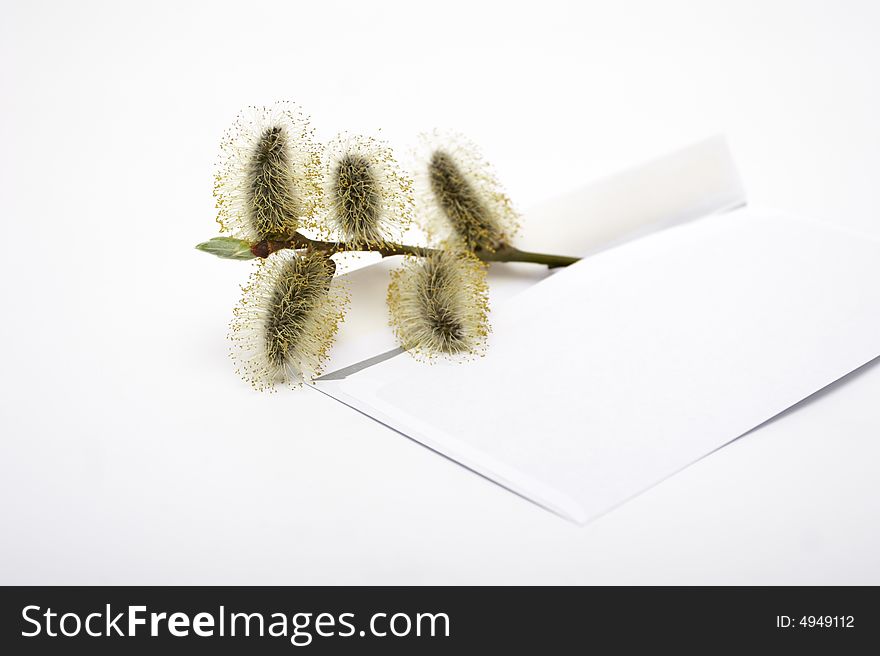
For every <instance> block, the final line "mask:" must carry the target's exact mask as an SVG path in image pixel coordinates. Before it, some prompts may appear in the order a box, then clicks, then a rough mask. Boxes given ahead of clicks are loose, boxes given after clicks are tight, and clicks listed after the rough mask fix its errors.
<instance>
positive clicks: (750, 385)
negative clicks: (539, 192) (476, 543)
mask: <svg viewBox="0 0 880 656" xmlns="http://www.w3.org/2000/svg"><path fill="white" fill-rule="evenodd" d="M744 204H745V197H744V194H743V192H742V187H741V185H740V183H739V179H738V176H737V174H736V170H735V167H734V166H733V163H732V160H731V158H730V155H729V151H728V149H727V147H726V144H725V143H724V141H723V140H722V139H712V140H709V141H706V142H704V143H701V144H698V145H696V146H693V147H691V148H688V149H686V150H684V151H681V152H679V153H676V154H674V155H671V156H669V157H666V158H663V159H660V160H657V161H655V162H653V163H651V164H648V165H646V166H643V167H640V168H638V169H634V170H633V171H630V172H627V173H624V174H622V175H620V176H616V177H614V178H611V179H609V180H607V181H605V182H603V183H600V184H598V185H594V186H592V187H589V188H586V189H584V190H581V191H578V192H575V193H573V194H571V195H569V196H567V197H564V198H561V199H558V200H556V201H553V202H551V203H548V204H546V205H544V206H543V207H541V208H536V209H535V210H534V211H533V212H530V213H528V214H527V215H526V217H525V224H526V228H525V230H524V232H525V234H524V236H523V237H522V239H521V240H520V241H519V242H518V243H521V244H522V245H523V246H524V247H527V248H528V249H529V250H546V251H551V252H560V253H568V254H579V255H590V257H587V258H585V259H584V260H582V261H581V262H579V263H577V264H575V265H572V266H570V267H567V268H565V269H560V270H558V271H557V272H555V273H552V274H548V272H547V271H546V269H543V268H542V267H537V266H534V265H516V266H514V265H500V266H496V265H493V268H492V271H491V273H490V290H491V291H490V294H491V300H492V305H493V311H492V317H491V320H492V325H493V333H492V335H491V337H490V340H489V348H488V353H487V355H486V356H485V357H483V358H479V359H477V360H475V361H472V362H468V363H464V364H461V363H443V362H441V363H438V364H435V365H433V366H426V365H424V364H422V363H419V362H417V361H415V360H414V359H413V358H412V357H410V356H409V354H407V353H404V352H401V351H400V350H399V349H396V348H395V345H394V342H393V341H392V337H391V335H390V330H389V329H388V328H386V327H384V324H385V323H386V319H385V316H384V314H383V313H381V312H377V311H376V306H377V305H378V306H379V307H382V305H381V299H383V298H384V292H385V287H386V286H387V271H388V267H389V264H390V265H392V266H393V264H394V263H389V262H382V263H379V264H376V265H372V266H370V267H366V268H365V269H361V270H358V271H355V272H353V273H350V274H347V275H348V277H349V284H350V285H351V286H352V287H353V290H352V291H353V297H354V303H355V304H358V305H361V304H364V307H363V308H361V307H353V308H352V311H353V312H355V313H357V312H360V311H362V312H363V314H362V315H361V318H360V319H355V321H360V324H354V327H353V328H352V326H346V327H344V328H343V331H342V334H341V335H340V344H341V345H342V346H341V347H340V350H339V351H338V352H334V354H333V358H334V359H333V360H332V361H331V368H330V370H328V371H329V373H328V374H326V375H325V376H323V377H322V378H320V379H318V381H316V388H317V389H319V390H320V391H322V392H324V393H326V394H328V395H330V396H332V397H334V398H336V399H338V400H340V401H341V402H343V403H345V404H346V405H349V406H351V407H353V408H356V409H357V410H360V411H361V412H363V413H365V414H367V415H369V416H371V417H373V418H375V419H376V420H377V421H380V422H382V423H384V424H386V425H388V426H390V427H392V428H394V429H395V430H397V431H400V432H401V433H403V434H405V435H407V436H409V437H411V438H413V439H415V440H418V441H419V442H421V443H422V444H424V445H426V446H428V447H430V448H432V449H434V450H436V451H438V452H440V453H443V454H445V455H446V456H448V457H450V458H452V459H454V460H456V461H458V462H460V463H461V464H463V465H464V466H466V467H468V468H470V469H472V470H474V471H476V472H478V473H480V474H482V475H484V476H486V477H487V478H489V479H492V480H494V481H496V482H497V483H499V484H501V485H503V486H505V487H507V488H509V489H511V490H513V491H514V492H516V493H518V494H520V495H522V496H524V497H526V498H528V499H531V500H532V501H534V502H536V503H538V504H540V505H542V506H544V507H546V508H548V509H550V510H552V511H554V512H556V513H558V514H560V515H562V516H564V517H567V518H569V519H572V520H574V521H576V522H585V521H588V520H589V519H591V518H593V517H595V516H597V515H599V514H601V513H603V512H605V511H607V510H608V509H610V508H612V507H614V506H615V505H618V504H619V503H621V502H622V501H625V500H626V499H628V498H630V497H632V496H633V495H635V494H638V493H639V492H641V491H643V490H645V489H646V488H648V487H650V486H652V485H654V484H655V483H657V482H659V481H661V480H663V479H664V478H666V477H668V476H669V475H671V474H673V473H675V472H676V471H678V470H680V469H682V468H683V467H685V466H687V465H688V464H690V463H692V462H694V461H695V460H697V459H699V458H701V457H702V456H704V455H706V454H707V453H709V452H711V451H713V450H715V449H717V448H718V447H720V446H722V445H724V444H726V443H728V442H730V441H731V440H734V439H736V438H737V437H738V436H740V435H742V434H743V433H745V432H747V431H749V430H750V429H752V428H754V427H755V426H757V425H759V424H761V423H762V422H764V421H766V420H767V419H769V418H771V417H773V416H774V415H776V414H778V413H780V412H782V411H783V410H785V409H786V408H788V407H790V406H792V405H794V404H795V403H797V402H798V401H800V400H802V399H803V398H805V397H807V396H809V395H810V394H812V393H814V392H816V391H817V390H819V389H821V388H822V387H825V386H826V385H828V384H830V383H831V382H833V381H835V380H837V379H838V378H840V377H842V376H844V375H846V374H847V373H849V372H850V371H852V370H854V369H856V368H858V367H859V366H861V365H863V364H865V363H866V362H868V361H870V360H872V359H873V358H875V357H876V356H878V355H880V284H878V283H880V244H878V243H876V242H874V241H872V240H870V239H867V238H865V237H862V236H859V235H853V234H850V233H846V232H843V231H840V230H837V229H834V228H830V227H826V226H823V225H821V224H817V223H812V222H809V221H805V220H802V219H799V218H793V217H789V216H785V215H782V214H779V213H775V212H771V211H761V210H755V209H751V208H746V207H745V206H744ZM637 237H639V238H637ZM366 304H370V305H371V306H372V308H373V309H372V310H371V312H372V314H370V313H369V312H370V311H368V310H367V308H366ZM352 316H353V317H357V316H358V315H357V314H353V315H352ZM371 322H373V323H371ZM346 340H350V341H349V343H348V344H345V341H346Z"/></svg>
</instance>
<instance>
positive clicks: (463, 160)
mask: <svg viewBox="0 0 880 656" xmlns="http://www.w3.org/2000/svg"><path fill="white" fill-rule="evenodd" d="M421 142H422V146H421V148H420V152H419V153H418V154H417V165H416V171H417V175H416V183H417V189H416V200H417V215H418V216H419V217H420V218H424V219H425V221H426V225H425V226H424V227H425V229H426V231H427V232H428V234H429V235H430V236H431V238H432V239H433V240H434V241H438V240H439V241H445V240H448V239H455V240H457V241H459V242H460V243H461V244H462V245H463V246H464V247H465V248H466V249H468V250H470V251H475V250H480V249H482V250H486V251H495V250H498V249H499V248H500V247H501V246H503V245H504V244H506V243H508V242H509V241H510V239H511V237H512V236H513V235H514V233H515V232H516V230H517V226H518V225H519V217H518V216H517V214H516V212H515V211H514V209H513V207H512V205H511V202H510V199H509V198H508V197H507V195H506V194H505V193H504V191H503V190H502V188H501V185H500V184H499V182H498V180H497V179H496V178H495V175H494V173H493V172H492V169H491V167H490V166H489V164H488V163H487V162H486V161H485V160H484V159H483V157H482V155H481V154H480V152H479V150H478V149H477V147H476V146H475V145H474V144H473V143H471V142H470V141H468V140H466V139H465V138H464V137H462V136H460V135H455V134H447V135H441V134H439V133H436V132H434V133H431V134H427V135H422V136H421Z"/></svg>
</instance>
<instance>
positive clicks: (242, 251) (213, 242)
mask: <svg viewBox="0 0 880 656" xmlns="http://www.w3.org/2000/svg"><path fill="white" fill-rule="evenodd" d="M196 248H197V249H199V250H200V251H204V252H205V253H210V254H211V255H216V256H217V257H222V258H223V259H226V260H252V259H254V254H253V252H251V245H250V244H249V243H248V242H246V241H245V240H244V239H236V238H235V237H214V238H213V239H209V240H208V241H203V242H202V243H201V244H198V245H196Z"/></svg>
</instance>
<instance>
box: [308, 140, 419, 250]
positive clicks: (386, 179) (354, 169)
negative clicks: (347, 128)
mask: <svg viewBox="0 0 880 656" xmlns="http://www.w3.org/2000/svg"><path fill="white" fill-rule="evenodd" d="M324 202H325V205H326V209H327V218H328V220H329V223H330V226H331V228H334V229H335V230H336V232H337V233H338V236H339V237H340V238H341V239H342V240H344V241H346V242H348V243H349V244H351V245H352V246H357V247H376V246H381V245H383V244H385V243H388V242H391V241H395V240H397V239H399V238H400V236H401V235H402V234H403V232H404V230H406V228H407V227H408V226H409V224H410V221H411V220H412V205H413V201H412V182H411V181H410V179H409V178H408V177H407V176H406V175H404V174H403V173H402V172H401V170H400V168H399V166H398V164H397V161H396V160H395V158H394V153H393V151H392V150H391V148H390V147H389V146H388V145H387V144H385V143H383V142H381V141H379V140H378V139H375V138H372V137H362V136H348V135H339V136H337V137H336V138H335V139H334V140H333V141H331V142H330V143H329V144H328V146H327V148H326V151H325V154H324Z"/></svg>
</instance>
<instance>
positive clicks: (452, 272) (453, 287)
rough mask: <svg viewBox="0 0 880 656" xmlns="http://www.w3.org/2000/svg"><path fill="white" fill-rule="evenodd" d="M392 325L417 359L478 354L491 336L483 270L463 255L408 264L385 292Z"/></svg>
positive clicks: (437, 254) (446, 253) (448, 253)
mask: <svg viewBox="0 0 880 656" xmlns="http://www.w3.org/2000/svg"><path fill="white" fill-rule="evenodd" d="M388 307H389V310H390V314H391V325H392V328H393V329H394V332H395V334H396V336H397V338H398V340H399V341H400V344H401V346H402V347H403V348H405V349H407V350H409V351H411V352H413V353H414V354H415V355H417V356H427V357H432V356H435V355H462V354H477V353H480V352H481V351H482V350H483V348H484V347H485V342H486V337H487V336H488V334H489V321H488V310H489V304H488V287H487V285H486V267H485V265H484V264H483V263H482V262H480V261H479V260H478V259H477V258H476V257H474V256H473V255H471V254H470V253H467V252H464V251H461V250H437V251H434V252H432V253H431V254H429V255H427V256H426V257H424V258H408V259H407V260H406V261H405V262H404V265H403V266H402V267H401V268H400V269H398V270H396V271H394V272H392V277H391V284H390V285H389V287H388Z"/></svg>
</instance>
